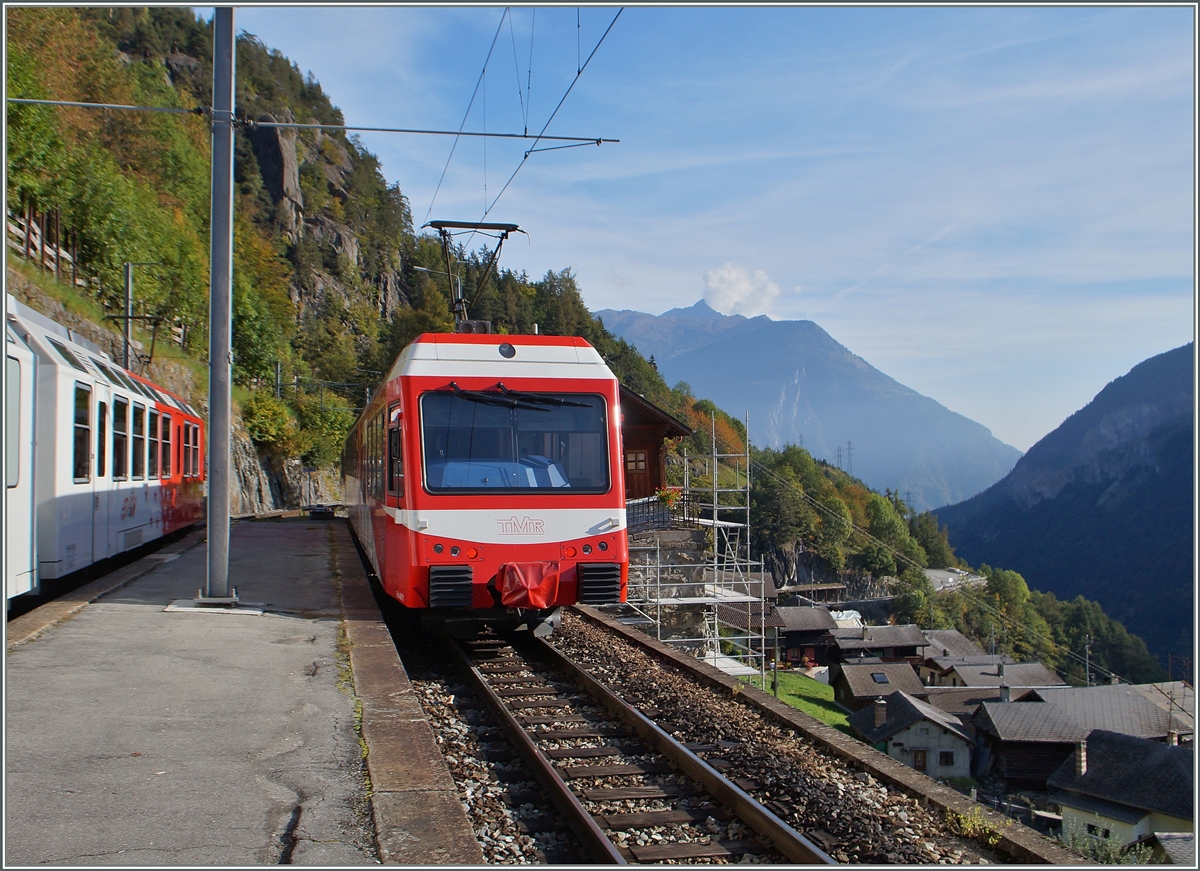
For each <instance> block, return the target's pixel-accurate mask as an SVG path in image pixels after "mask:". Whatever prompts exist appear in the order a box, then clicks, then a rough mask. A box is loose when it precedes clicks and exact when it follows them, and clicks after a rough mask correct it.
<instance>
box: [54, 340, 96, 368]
mask: <svg viewBox="0 0 1200 871" xmlns="http://www.w3.org/2000/svg"><path fill="white" fill-rule="evenodd" d="M50 344H51V345H53V346H54V350H56V351H58V355H59V356H60V357H62V358H63V359H64V360H66V361H67V362H68V363H70V364H71V365H72V366H74V367H75V368H76V369H78V370H79V371H80V372H86V371H87V369H85V368H84V367H83V364H82V363H80V362H79V360H77V359H76V358H75V355H74V354H72V353H71V352H70V351H68V350H67V347H66V345H63V344H60V343H59V342H56V341H54V340H53V339H50Z"/></svg>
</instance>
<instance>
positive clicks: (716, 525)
mask: <svg viewBox="0 0 1200 871" xmlns="http://www.w3.org/2000/svg"><path fill="white" fill-rule="evenodd" d="M711 425H712V432H711V435H712V439H711V446H712V449H711V452H710V453H709V454H708V455H706V456H699V457H689V456H688V455H687V453H686V452H685V453H684V455H683V460H684V463H683V468H684V481H683V486H682V488H680V490H679V498H678V499H677V500H673V504H672V505H671V506H670V507H669V510H668V512H667V513H668V514H669V523H662V522H661V520H662V518H661V516H659V515H654V514H653V512H649V511H644V512H641V516H645V517H648V518H649V517H652V516H653V517H654V519H655V521H657V522H653V523H648V524H647V525H646V526H645V528H644V530H639V529H638V528H637V527H635V526H634V525H633V524H632V522H631V525H630V547H629V551H630V564H629V591H628V597H627V601H626V603H625V605H624V606H620V611H621V613H620V615H619V618H618V619H621V620H623V621H624V622H626V623H629V624H632V625H637V626H639V627H641V629H642V630H643V631H644V632H646V633H647V634H648V635H652V636H653V637H655V638H657V639H658V640H660V641H663V642H666V643H668V644H671V645H673V646H677V647H679V648H681V649H684V650H687V651H689V652H691V653H692V654H694V655H695V656H697V657H698V658H700V659H703V660H704V661H706V662H708V663H710V664H711V665H714V666H716V667H717V668H720V669H721V670H723V671H725V672H727V673H729V674H735V675H755V674H756V675H759V676H760V677H762V676H764V675H765V671H766V665H767V663H766V651H767V646H766V643H765V636H766V629H765V620H766V611H767V609H766V607H765V601H766V593H767V586H766V582H765V578H764V574H763V571H762V563H761V562H759V561H756V560H754V559H752V556H751V552H750V445H749V441H748V440H747V443H746V447H745V450H744V451H742V452H738V453H725V452H722V451H721V450H720V449H719V447H718V442H717V436H716V418H715V415H714V416H713V418H712V424H711ZM747 431H748V429H747ZM653 498H655V497H652V499H653Z"/></svg>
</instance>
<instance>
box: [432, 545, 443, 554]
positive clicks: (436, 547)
mask: <svg viewBox="0 0 1200 871" xmlns="http://www.w3.org/2000/svg"><path fill="white" fill-rule="evenodd" d="M445 549H446V548H444V547H442V546H441V545H440V544H435V545H434V546H433V552H434V553H441V552H442V551H444V550H445Z"/></svg>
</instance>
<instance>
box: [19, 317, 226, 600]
mask: <svg viewBox="0 0 1200 871" xmlns="http://www.w3.org/2000/svg"><path fill="white" fill-rule="evenodd" d="M5 332H6V340H7V341H6V345H7V348H8V358H7V361H6V366H7V369H6V382H5V387H6V389H5V394H6V397H5V417H6V421H5V427H6V429H5V476H6V509H7V510H6V514H7V517H6V522H5V550H6V552H7V555H6V561H7V565H6V576H7V577H6V587H7V590H8V598H9V599H11V598H12V597H13V596H14V595H21V594H24V593H37V592H40V586H41V584H42V582H43V581H47V580H51V579H55V578H61V577H63V576H65V575H69V574H71V573H73V572H76V571H79V570H80V569H82V568H85V567H87V566H89V565H92V564H93V563H95V562H98V561H100V560H104V559H107V558H109V557H113V556H116V555H118V554H120V553H123V552H125V551H127V550H130V549H132V548H135V547H137V546H139V545H141V544H144V543H146V542H148V541H152V540H153V539H156V538H159V537H161V536H163V535H166V534H168V533H171V532H174V531H175V530H177V529H180V528H182V527H185V526H189V525H191V524H193V523H195V522H196V521H198V520H200V519H201V518H202V517H203V511H204V463H203V460H202V457H203V438H204V436H203V434H204V425H203V421H202V420H201V418H200V415H199V414H198V413H197V412H196V410H195V409H194V408H192V407H191V406H190V405H189V404H188V403H187V402H185V401H184V400H183V399H181V398H180V397H178V396H176V395H174V394H172V393H170V392H169V391H167V390H164V389H163V388H162V387H159V386H157V385H155V384H152V383H151V382H149V381H147V380H146V379H145V378H142V377H141V376H139V375H137V374H135V373H133V372H131V371H129V370H126V369H124V368H123V367H121V366H119V365H117V364H116V363H114V362H113V361H112V360H111V359H109V357H108V355H106V354H105V353H104V352H102V351H101V350H100V349H99V348H98V347H97V346H96V345H95V344H93V343H92V342H90V341H88V340H87V339H85V338H83V337H82V336H79V335H77V334H76V333H74V332H73V331H71V330H68V329H67V328H66V327H63V326H62V325H61V324H58V323H55V322H54V321H53V320H51V319H49V318H47V317H46V316H44V315H42V314H40V313H38V312H36V311H34V310H33V309H31V308H29V307H28V306H26V305H23V304H22V303H20V302H19V301H17V300H16V299H15V298H13V297H12V296H11V295H8V296H7V305H6V323H5Z"/></svg>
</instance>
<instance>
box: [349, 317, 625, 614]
mask: <svg viewBox="0 0 1200 871" xmlns="http://www.w3.org/2000/svg"><path fill="white" fill-rule="evenodd" d="M618 389H619V388H618V384H617V379H616V378H615V377H614V376H613V374H612V372H611V371H610V370H609V369H608V367H607V366H606V365H605V364H604V361H603V360H602V359H601V357H600V355H599V353H597V351H596V350H595V348H593V347H592V346H591V345H589V344H588V343H587V342H586V341H584V340H583V339H580V338H562V337H552V336H502V335H480V334H462V333H453V334H432V333H425V334H423V335H421V336H420V337H418V338H417V339H416V341H414V342H413V343H412V344H410V345H409V346H408V347H406V348H405V349H404V351H403V352H401V354H400V356H399V357H398V358H397V359H396V362H395V363H394V364H393V366H392V369H391V371H390V372H389V373H388V375H387V377H386V379H385V380H384V382H383V384H382V385H380V387H379V388H378V389H376V391H375V393H374V395H373V396H372V397H371V399H370V400H369V402H368V403H367V407H366V409H365V410H364V412H363V414H362V416H361V417H360V418H359V419H358V421H357V422H356V423H355V425H354V427H353V428H352V429H351V431H350V434H349V436H348V438H347V440H346V446H345V451H344V453H343V457H342V474H343V482H344V498H345V501H346V505H347V507H348V508H349V512H350V519H351V523H352V525H353V527H354V530H355V532H356V534H357V536H358V539H359V542H360V544H361V545H362V547H363V549H364V550H365V551H366V553H367V556H368V558H369V559H370V561H371V564H372V566H373V567H374V570H375V572H376V574H377V576H378V577H379V580H380V582H381V584H382V586H383V589H384V590H385V591H386V592H387V594H388V595H389V596H392V597H393V598H395V599H396V600H397V601H399V602H400V603H402V604H403V605H405V606H406V607H408V608H412V609H428V610H422V613H423V614H427V615H431V616H438V617H441V618H450V619H453V618H454V617H455V616H456V615H457V616H467V615H470V616H474V617H483V618H485V619H486V620H487V621H489V622H494V623H505V622H511V623H512V624H514V625H517V626H520V625H525V626H527V627H528V628H532V629H534V630H535V632H538V633H539V634H540V633H544V632H548V631H550V630H551V629H552V628H553V627H554V625H556V623H557V615H558V608H559V607H560V606H562V605H569V604H575V603H584V604H610V603H617V602H622V601H624V600H625V590H626V584H627V581H628V571H629V547H628V539H627V535H626V523H625V497H624V493H625V488H624V480H623V468H622V463H621V462H620V457H621V453H620V452H621V429H620V407H619V393H618Z"/></svg>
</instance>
